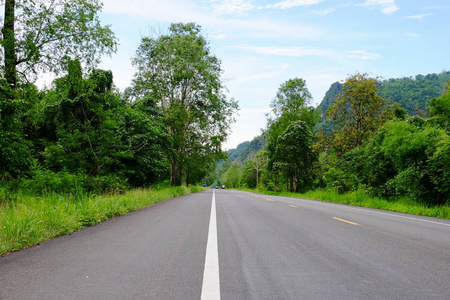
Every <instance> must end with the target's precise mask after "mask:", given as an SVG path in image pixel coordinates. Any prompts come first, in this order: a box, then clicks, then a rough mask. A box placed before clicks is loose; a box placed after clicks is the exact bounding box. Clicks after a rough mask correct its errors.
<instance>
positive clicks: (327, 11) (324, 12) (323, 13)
mask: <svg viewBox="0 0 450 300" xmlns="http://www.w3.org/2000/svg"><path fill="white" fill-rule="evenodd" d="M335 10H336V9H335V8H327V9H324V10H312V11H310V12H308V13H307V14H309V15H319V16H326V15H329V14H331V13H332V12H334V11H335Z"/></svg>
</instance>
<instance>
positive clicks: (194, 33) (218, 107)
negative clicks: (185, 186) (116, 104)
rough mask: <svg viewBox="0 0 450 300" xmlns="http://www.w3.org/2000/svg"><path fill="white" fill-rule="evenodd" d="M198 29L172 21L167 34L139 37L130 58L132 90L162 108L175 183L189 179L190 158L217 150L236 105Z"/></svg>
mask: <svg viewBox="0 0 450 300" xmlns="http://www.w3.org/2000/svg"><path fill="white" fill-rule="evenodd" d="M200 29H201V28H200V26H198V25H196V24H193V23H188V24H182V23H177V24H172V25H171V26H170V28H169V31H170V33H169V34H168V35H161V36H160V37H158V38H150V37H144V38H143V39H142V41H141V44H140V46H139V48H138V50H137V53H136V57H135V58H134V59H133V64H134V66H136V68H137V72H136V74H135V78H134V80H133V85H134V87H133V88H134V94H135V95H136V96H137V97H138V98H142V97H144V96H146V97H149V98H151V99H154V100H155V101H156V102H157V104H158V106H159V107H161V109H162V113H163V117H162V119H161V120H162V122H163V124H164V127H165V131H166V133H167V135H168V136H169V137H170V139H171V145H170V148H171V149H172V155H171V157H170V164H171V177H172V184H174V185H179V184H181V181H182V179H183V176H185V179H186V180H187V182H188V181H189V180H188V179H189V174H187V173H186V171H187V170H188V167H190V168H192V167H195V166H197V165H198V164H193V163H192V162H195V161H199V160H208V156H211V155H212V156H215V155H217V154H219V153H220V152H221V149H220V147H221V145H222V143H223V142H224V141H225V139H226V137H227V134H228V132H229V130H230V124H231V122H232V121H233V118H232V114H233V113H234V112H235V111H236V109H237V103H236V102H235V101H234V100H230V101H229V100H227V99H226V97H225V95H224V94H223V85H222V82H221V78H220V76H221V72H222V70H221V67H220V61H219V60H218V59H217V58H216V57H215V56H214V55H212V54H211V51H210V48H209V46H208V43H207V41H206V39H205V38H204V37H203V36H201V35H200ZM190 170H191V169H190ZM190 172H191V173H190V174H191V175H192V171H190ZM200 173H201V172H200Z"/></svg>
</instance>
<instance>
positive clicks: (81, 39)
mask: <svg viewBox="0 0 450 300" xmlns="http://www.w3.org/2000/svg"><path fill="white" fill-rule="evenodd" d="M101 7H102V4H101V3H100V2H99V1H98V0H70V1H69V0H49V1H45V0H5V2H4V13H5V14H4V20H3V24H2V33H3V36H2V38H1V39H0V47H1V48H2V50H3V53H2V54H3V69H4V71H5V79H6V81H7V82H8V85H9V86H10V87H11V88H12V89H15V88H16V87H17V82H18V79H19V78H18V77H20V78H24V79H27V80H29V79H30V76H31V77H32V75H35V74H37V73H36V72H37V71H53V72H58V71H61V70H62V69H61V66H62V64H61V62H62V61H64V60H66V58H67V57H69V58H71V59H78V60H79V61H81V62H83V63H86V64H88V65H90V66H95V64H96V63H97V62H98V60H99V57H100V55H102V54H111V53H112V52H114V51H115V49H116V45H117V42H116V38H115V37H114V34H113V32H112V31H111V30H110V29H109V27H108V26H101V24H100V20H99V18H98V16H97V13H98V12H99V11H100V9H101Z"/></svg>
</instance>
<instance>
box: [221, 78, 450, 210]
mask: <svg viewBox="0 0 450 300" xmlns="http://www.w3.org/2000/svg"><path fill="white" fill-rule="evenodd" d="M449 75H450V72H443V73H441V74H439V75H436V74H432V75H427V76H416V77H415V78H414V79H413V78H403V79H398V80H387V81H380V80H379V79H378V78H371V77H370V76H369V75H367V74H355V75H353V76H350V77H349V78H347V79H346V81H345V82H344V83H343V84H339V83H335V84H333V85H332V86H331V88H330V90H329V91H328V93H327V94H326V95H325V98H324V101H323V102H322V106H321V107H319V109H317V110H315V111H314V110H312V109H311V107H309V106H308V105H307V104H308V101H309V93H307V89H306V85H305V84H304V82H303V80H301V79H298V78H296V79H293V80H289V81H287V82H286V83H284V84H282V85H281V86H280V89H279V91H278V93H277V95H276V97H275V98H274V100H273V102H272V104H271V107H272V108H273V114H272V115H271V116H270V117H269V118H268V122H267V123H268V125H267V127H266V129H265V131H264V133H263V135H262V136H260V137H257V138H255V139H254V140H253V141H252V142H246V143H243V144H241V145H239V146H238V148H237V149H235V150H230V151H229V157H230V158H234V160H229V161H225V162H223V163H222V164H221V165H220V167H218V168H217V169H216V175H217V179H218V180H219V181H221V182H222V183H225V184H228V185H232V186H238V187H241V188H258V189H260V190H264V191H266V192H267V191H268V192H270V191H272V192H283V191H287V192H306V191H313V190H323V191H329V192H336V193H339V194H343V193H350V194H351V195H353V194H354V193H356V195H359V196H358V197H359V198H367V199H369V198H370V197H381V198H384V199H388V201H401V202H402V203H408V205H410V206H413V203H415V204H417V205H425V206H441V205H448V204H449V203H450V185H449V182H450V181H449V180H450V146H449V145H450V137H449V130H450V81H447V82H446V81H444V78H447V77H448V76H449ZM448 80H450V78H449V79H448ZM411 82H414V83H416V85H415V86H414V87H412V86H409V87H405V89H403V90H402V89H396V88H395V86H398V85H404V86H408V84H411ZM427 83H428V84H429V85H427ZM439 84H441V86H439ZM286 87H290V89H289V92H287V90H286ZM421 88H424V89H425V90H423V91H422V90H421ZM393 91H396V92H397V93H398V94H401V93H402V92H404V93H403V94H402V96H399V97H397V98H396V99H397V100H398V99H401V102H400V101H398V102H397V103H395V102H394V101H391V100H390V99H389V98H387V97H386V96H385V95H386V94H392V93H393ZM438 91H439V92H438ZM408 97H411V102H408V101H407V99H408ZM417 103H421V104H420V105H422V106H418V107H419V108H420V107H423V109H424V111H423V112H421V113H420V115H417V111H418V110H414V114H413V115H410V114H408V112H409V113H411V110H407V109H406V108H408V107H413V106H414V107H416V104H417ZM425 103H426V104H427V106H426V107H424V106H423V105H425ZM325 106H326V107H327V109H326V111H325V112H324V111H323V110H321V109H323V108H324V107H325ZM403 106H405V107H406V108H404V107H403ZM419 111H420V109H419ZM324 118H325V120H326V122H322V123H321V124H320V125H319V126H318V124H319V123H318V122H319V120H320V119H322V120H323V119H324ZM324 124H325V125H324ZM308 129H309V130H308ZM256 141H264V143H256ZM244 155H246V157H244ZM230 170H233V172H231V171H230ZM222 174H223V175H222ZM364 194H365V195H367V197H366V196H364V197H362V196H360V195H364ZM370 199H374V198H370ZM406 199H408V200H406ZM368 201H369V200H368ZM370 201H372V200H370ZM356 202H357V201H356ZM349 203H350V202H349ZM351 203H355V202H351ZM377 203H378V202H377ZM383 207H384V206H383ZM402 207H403V206H402ZM402 211H405V210H404V209H402ZM433 215H436V216H437V215H439V214H435V213H433Z"/></svg>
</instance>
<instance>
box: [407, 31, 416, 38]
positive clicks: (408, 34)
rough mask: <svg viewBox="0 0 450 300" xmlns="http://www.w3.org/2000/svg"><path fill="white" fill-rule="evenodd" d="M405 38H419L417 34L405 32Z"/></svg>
mask: <svg viewBox="0 0 450 300" xmlns="http://www.w3.org/2000/svg"><path fill="white" fill-rule="evenodd" d="M406 36H407V37H411V38H416V37H419V34H417V33H415V32H407V33H406Z"/></svg>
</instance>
